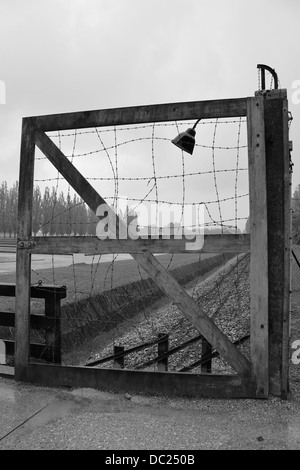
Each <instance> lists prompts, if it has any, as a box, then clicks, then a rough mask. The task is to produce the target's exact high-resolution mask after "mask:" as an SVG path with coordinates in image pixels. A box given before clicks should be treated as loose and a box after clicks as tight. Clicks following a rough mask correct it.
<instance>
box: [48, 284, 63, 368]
mask: <svg viewBox="0 0 300 470" xmlns="http://www.w3.org/2000/svg"><path fill="white" fill-rule="evenodd" d="M45 316H46V317H49V318H54V324H53V328H51V329H50V328H49V329H46V331H45V340H46V345H47V346H48V347H50V350H49V353H47V358H48V359H49V360H50V361H51V362H55V363H58V364H60V363H61V305H60V296H59V295H58V294H57V293H56V292H55V291H54V292H49V293H47V295H46V296H45Z"/></svg>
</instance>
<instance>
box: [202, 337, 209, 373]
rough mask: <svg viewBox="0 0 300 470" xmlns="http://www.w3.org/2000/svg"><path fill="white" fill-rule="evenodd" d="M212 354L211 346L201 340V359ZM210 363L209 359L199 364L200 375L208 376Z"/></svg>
mask: <svg viewBox="0 0 300 470" xmlns="http://www.w3.org/2000/svg"><path fill="white" fill-rule="evenodd" d="M211 354H212V345H211V344H210V343H209V342H208V341H207V340H206V339H205V338H203V339H202V352H201V359H203V360H204V359H205V358H206V357H208V356H210V355H211ZM211 362H212V360H211V359H209V360H208V361H205V362H204V363H203V364H201V373H202V374H210V373H211Z"/></svg>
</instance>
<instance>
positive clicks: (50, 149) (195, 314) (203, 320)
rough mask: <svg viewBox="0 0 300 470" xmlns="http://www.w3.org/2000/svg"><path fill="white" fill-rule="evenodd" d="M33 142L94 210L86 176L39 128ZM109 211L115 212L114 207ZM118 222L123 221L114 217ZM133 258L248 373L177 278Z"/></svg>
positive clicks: (150, 258)
mask: <svg viewBox="0 0 300 470" xmlns="http://www.w3.org/2000/svg"><path fill="white" fill-rule="evenodd" d="M35 142H36V144H37V145H38V147H39V148H40V150H41V151H42V152H43V153H44V154H45V155H46V156H47V158H48V159H49V160H50V162H51V163H52V164H53V165H54V166H55V168H56V169H57V170H58V171H59V172H60V173H61V174H62V176H64V178H65V179H66V180H67V181H68V183H69V184H70V185H71V186H72V187H73V188H74V189H75V191H77V193H78V194H79V195H80V197H81V198H82V199H83V200H84V201H85V202H86V204H88V205H89V206H90V208H91V209H92V210H93V211H94V212H95V213H96V212H97V208H98V206H99V205H100V204H106V202H105V200H104V199H103V198H102V197H101V196H100V195H99V194H98V193H97V192H96V190H95V189H94V188H93V187H92V186H91V185H90V184H89V183H88V182H87V181H86V180H85V178H84V177H83V176H82V175H81V174H80V173H79V171H78V170H77V169H76V168H75V167H74V166H73V165H72V163H71V162H70V161H69V160H68V159H67V158H66V156H65V155H64V154H63V153H62V152H61V150H60V149H58V147H57V146H56V145H55V144H54V143H53V142H52V141H51V139H50V138H49V137H48V136H47V135H46V134H44V133H42V132H36V133H35ZM110 210H111V212H112V213H113V214H114V212H113V209H111V208H110ZM117 220H118V223H119V226H120V227H121V226H122V224H124V223H123V222H122V221H121V220H120V219H119V218H118V217H117ZM131 256H132V257H133V258H134V259H135V260H136V262H137V263H138V264H139V265H140V266H141V267H142V268H143V269H144V270H145V271H146V273H147V274H148V275H149V276H150V277H151V278H152V279H153V280H154V282H155V283H156V284H157V286H158V287H159V288H160V289H161V290H162V291H163V292H164V293H165V294H166V295H167V296H168V297H169V298H170V299H171V300H172V301H173V302H174V303H175V304H176V305H177V306H178V308H179V309H180V310H181V311H182V313H183V314H184V315H185V316H186V317H187V318H188V319H189V321H190V322H191V323H192V325H194V326H195V328H197V329H198V331H199V332H200V333H201V334H203V336H204V337H205V338H206V339H207V341H208V342H210V343H211V344H212V346H213V347H214V348H215V349H216V350H217V351H219V353H220V355H221V356H222V357H223V358H224V359H225V360H226V361H227V362H228V363H229V364H230V365H231V366H232V367H233V368H234V369H235V370H236V371H237V372H238V373H239V374H241V375H245V376H247V375H249V374H250V363H249V361H248V360H247V359H246V358H245V356H244V355H243V354H242V353H241V352H240V351H239V350H238V349H237V348H236V347H235V346H234V345H233V344H232V343H231V341H230V340H229V339H228V337H227V336H226V335H225V334H224V333H223V332H222V331H221V330H220V329H219V328H218V327H217V326H216V325H215V324H214V323H213V321H212V320H210V319H209V317H208V316H207V315H206V314H205V313H204V312H203V311H202V310H201V308H200V307H199V306H198V304H197V303H196V302H195V301H194V300H193V299H192V298H191V297H190V296H189V295H188V294H187V293H186V291H185V290H184V289H183V288H182V287H181V286H180V285H179V284H178V282H177V281H176V280H175V279H174V278H173V277H172V276H171V275H170V273H168V271H167V270H166V269H164V267H163V266H162V265H161V264H160V263H159V262H158V261H157V259H156V258H155V256H154V255H153V254H152V253H148V252H147V253H143V254H131Z"/></svg>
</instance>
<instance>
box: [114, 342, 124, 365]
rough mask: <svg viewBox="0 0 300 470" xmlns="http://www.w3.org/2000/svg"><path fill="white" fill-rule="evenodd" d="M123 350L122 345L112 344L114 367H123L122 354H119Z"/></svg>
mask: <svg viewBox="0 0 300 470" xmlns="http://www.w3.org/2000/svg"><path fill="white" fill-rule="evenodd" d="M123 352H124V347H123V346H114V363H113V368H114V369H124V356H120V354H122V353H123Z"/></svg>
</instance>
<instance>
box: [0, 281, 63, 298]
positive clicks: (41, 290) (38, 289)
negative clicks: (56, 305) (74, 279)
mask: <svg viewBox="0 0 300 470" xmlns="http://www.w3.org/2000/svg"><path fill="white" fill-rule="evenodd" d="M15 295H16V285H15V284H14V283H11V282H2V283H1V284H0V296H2V297H15ZM53 296H58V297H59V298H60V299H65V298H66V296H67V289H66V286H55V285H53V284H41V285H36V286H31V287H30V297H32V298H34V299H46V298H49V297H53Z"/></svg>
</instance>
